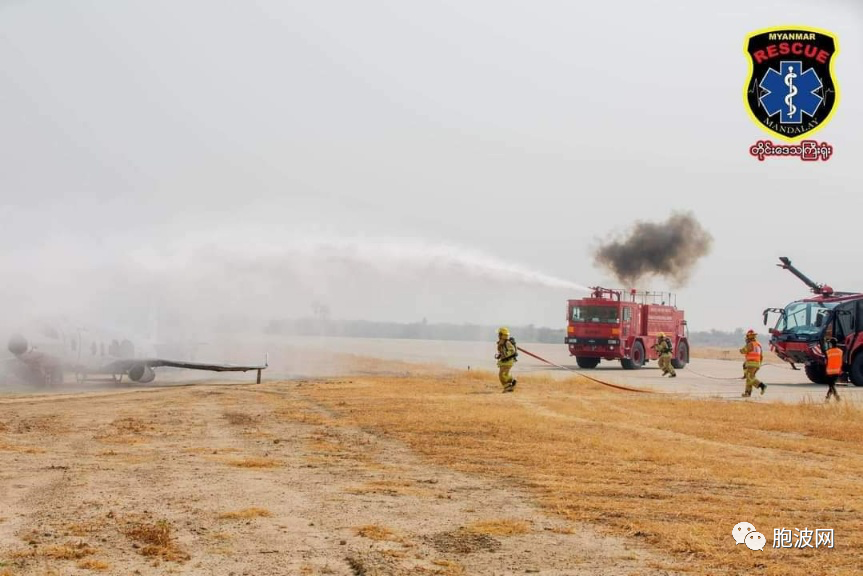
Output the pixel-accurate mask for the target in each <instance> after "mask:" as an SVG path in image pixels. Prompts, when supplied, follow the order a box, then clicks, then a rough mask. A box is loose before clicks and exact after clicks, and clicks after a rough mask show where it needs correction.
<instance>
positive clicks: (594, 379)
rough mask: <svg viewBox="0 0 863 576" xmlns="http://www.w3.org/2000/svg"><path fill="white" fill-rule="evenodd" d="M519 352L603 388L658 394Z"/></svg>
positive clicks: (521, 350) (523, 350)
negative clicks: (603, 379) (598, 377)
mask: <svg viewBox="0 0 863 576" xmlns="http://www.w3.org/2000/svg"><path fill="white" fill-rule="evenodd" d="M518 351H519V353H522V352H524V353H525V354H527V355H528V356H532V357H534V358H536V359H537V360H539V361H540V362H545V363H546V364H548V365H549V366H554V367H555V368H560V369H561V370H568V371H570V372H573V373H575V374H578V375H579V376H582V377H584V378H587V379H588V380H591V381H593V382H596V383H597V384H602V385H603V386H608V387H609V388H617V389H618V390H626V391H627V392H645V393H648V394H650V393H653V394H656V392H654V391H652V390H642V389H640V388H629V387H628V386H620V385H619V384H611V383H610V382H603V381H602V380H599V379H597V378H594V377H593V376H588V375H587V374H585V373H584V372H578V371H577V370H573V369H572V368H567V367H566V366H561V365H560V364H555V363H554V362H552V361H550V360H546V359H545V358H543V357H541V356H537V355H536V354H534V353H533V352H529V351H527V350H525V349H524V348H522V347H521V346H519V347H518Z"/></svg>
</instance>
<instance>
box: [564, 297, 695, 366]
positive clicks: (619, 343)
mask: <svg viewBox="0 0 863 576" xmlns="http://www.w3.org/2000/svg"><path fill="white" fill-rule="evenodd" d="M591 290H592V292H591V294H590V296H589V297H587V298H580V299H578V300H568V301H567V307H566V317H567V327H566V338H565V343H566V344H567V345H568V346H569V353H570V355H571V356H575V361H576V363H577V364H578V366H579V367H581V368H596V367H597V366H598V365H599V363H600V361H601V360H603V359H605V360H619V361H620V364H621V365H622V366H623V368H625V369H627V370H637V369H639V368H641V367H642V366H644V364H645V363H646V362H648V361H650V360H656V359H657V358H658V356H657V353H656V351H655V350H654V349H653V346H654V344H656V342H657V337H658V335H659V334H660V333H664V334H665V336H666V337H668V338H669V339H670V340H671V344H672V347H673V359H672V361H671V364H672V365H673V366H674V367H675V368H676V369H678V370H680V369H681V368H684V367H685V366H686V364H687V363H688V362H689V331H688V328H687V326H686V320H684V317H683V310H679V309H678V308H677V301H676V300H677V299H676V297H675V296H674V294H671V293H669V292H639V291H637V290H630V291H629V293H628V294H627V295H626V297H625V296H624V291H623V290H612V289H609V288H601V287H599V286H595V287H592V288H591Z"/></svg>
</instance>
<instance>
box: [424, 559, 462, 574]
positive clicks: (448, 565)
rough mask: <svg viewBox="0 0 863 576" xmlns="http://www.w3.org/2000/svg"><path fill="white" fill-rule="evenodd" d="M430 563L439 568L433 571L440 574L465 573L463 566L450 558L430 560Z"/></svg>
mask: <svg viewBox="0 0 863 576" xmlns="http://www.w3.org/2000/svg"><path fill="white" fill-rule="evenodd" d="M432 564H434V565H435V566H437V567H438V568H439V569H437V570H435V571H434V573H435V574H440V575H441V576H462V575H463V574H467V571H466V570H465V567H464V566H462V565H461V564H459V563H458V562H452V561H450V560H432Z"/></svg>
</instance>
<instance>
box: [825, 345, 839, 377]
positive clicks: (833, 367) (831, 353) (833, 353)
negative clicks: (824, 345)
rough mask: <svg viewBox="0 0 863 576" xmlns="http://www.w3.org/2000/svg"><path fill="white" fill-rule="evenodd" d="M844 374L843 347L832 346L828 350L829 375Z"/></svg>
mask: <svg viewBox="0 0 863 576" xmlns="http://www.w3.org/2000/svg"><path fill="white" fill-rule="evenodd" d="M840 374H842V349H841V348H831V349H829V350H828V351H827V375H828V376H839V375H840Z"/></svg>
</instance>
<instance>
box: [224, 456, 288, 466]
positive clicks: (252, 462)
mask: <svg viewBox="0 0 863 576" xmlns="http://www.w3.org/2000/svg"><path fill="white" fill-rule="evenodd" d="M228 464H229V465H231V466H236V467H237V468H278V467H279V466H281V465H282V463H281V462H279V461H278V460H275V459H273V458H261V457H248V458H234V459H232V460H228Z"/></svg>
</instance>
